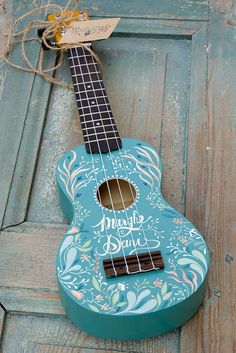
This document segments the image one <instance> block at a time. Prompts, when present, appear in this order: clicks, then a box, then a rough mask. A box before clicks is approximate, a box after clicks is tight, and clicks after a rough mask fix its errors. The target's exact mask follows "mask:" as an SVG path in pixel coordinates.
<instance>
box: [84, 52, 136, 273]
mask: <svg viewBox="0 0 236 353" xmlns="http://www.w3.org/2000/svg"><path fill="white" fill-rule="evenodd" d="M82 51H83V54H84V56H85V58H86V57H87V56H86V52H85V49H84V48H82ZM91 59H92V63H88V61H87V59H85V60H86V63H87V70H88V74H89V76H90V80H91V82H92V81H93V80H92V77H91V73H90V71H89V67H88V64H92V65H93V66H94V69H95V74H96V76H97V78H98V84H99V85H100V90H102V91H104V87H102V84H101V82H102V81H101V78H100V77H99V75H98V72H99V71H98V69H97V67H96V65H95V61H94V59H93V57H91ZM99 82H100V83H99ZM92 99H94V100H96V101H97V106H98V107H99V104H98V100H97V97H96V94H95V91H94V98H92ZM106 106H107V105H106ZM98 114H99V115H100V118H101V122H102V128H103V131H104V135H105V136H106V131H105V125H104V124H103V118H102V115H101V111H98ZM109 118H110V117H109ZM110 120H111V118H110ZM94 130H95V129H94ZM113 131H114V128H113ZM97 141H98V140H97ZM105 141H106V143H107V147H108V150H109V155H110V159H111V163H112V167H113V171H114V174H115V175H116V182H117V185H118V189H119V194H120V198H121V201H122V204H123V209H124V213H125V216H126V221H127V225H129V221H128V215H127V211H126V206H125V202H124V198H123V194H122V191H121V188H120V183H119V179H118V177H117V174H116V170H115V168H114V164H113V160H112V154H111V149H110V145H109V142H108V139H107V138H106V139H105ZM116 142H117V144H118V140H117V138H116ZM97 143H98V142H97ZM98 145H99V143H98ZM118 149H119V146H118ZM99 150H100V146H99ZM100 154H101V151H100ZM101 160H102V163H103V158H102V155H101ZM103 165H104V163H103ZM107 186H108V188H109V190H108V192H109V195H110V196H111V193H110V187H109V184H108V183H107ZM111 203H112V209H113V214H114V217H115V220H116V224H117V230H119V227H118V222H117V218H116V214H115V209H114V204H113V200H112V196H111ZM130 234H131V238H132V243H133V247H134V251H135V255H136V258H137V262H138V266H139V271H133V272H132V273H139V272H142V271H143V270H142V268H141V264H140V261H139V256H138V252H137V249H136V246H135V241H134V237H133V232H132V230H131V232H130ZM119 237H120V235H119ZM120 241H121V246H122V250H123V245H122V239H121V238H120ZM124 259H125V262H126V257H125V255H124ZM126 263H127V262H126ZM128 273H130V272H128Z"/></svg>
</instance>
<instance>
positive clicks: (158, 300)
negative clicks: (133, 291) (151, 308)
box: [157, 294, 161, 306]
mask: <svg viewBox="0 0 236 353" xmlns="http://www.w3.org/2000/svg"><path fill="white" fill-rule="evenodd" d="M157 304H158V306H160V305H161V296H160V294H157Z"/></svg>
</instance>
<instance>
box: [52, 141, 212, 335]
mask: <svg viewBox="0 0 236 353" xmlns="http://www.w3.org/2000/svg"><path fill="white" fill-rule="evenodd" d="M122 145H123V146H122V148H121V149H120V150H117V151H113V152H112V153H107V154H102V155H100V154H89V153H86V151H85V147H84V146H80V147H77V148H75V149H73V150H71V151H69V152H67V153H66V154H65V155H64V156H63V157H62V158H61V160H60V161H59V163H58V166H57V170H56V179H57V183H58V186H59V191H60V201H61V207H62V209H63V212H64V214H65V216H66V217H67V218H68V220H69V221H70V226H69V227H68V229H67V232H66V234H65V235H64V238H63V240H62V242H61V245H60V248H59V250H58V253H57V260H56V272H57V279H58V284H59V289H60V295H61V299H62V303H63V306H64V308H65V311H66V314H67V316H68V317H69V318H70V319H71V320H72V321H73V322H74V323H75V324H76V325H79V326H80V327H81V328H82V329H84V330H85V331H87V332H88V333H90V334H93V335H95V336H99V337H104V338H110V339H141V338H145V337H150V336H155V335H159V334H162V333H164V332H167V331H170V330H172V329H174V328H176V327H178V326H180V325H182V324H183V323H184V322H185V321H187V320H188V319H190V318H191V317H192V316H193V315H194V313H195V312H196V311H197V310H198V308H199V306H200V305H201V303H202V301H203V298H204V293H205V288H206V277H207V273H208V268H209V255H208V250H207V247H206V244H205V242H204V240H203V238H202V236H201V235H200V234H199V232H198V231H197V229H196V228H195V227H194V226H193V225H192V224H191V223H190V222H189V221H188V220H187V219H186V218H185V217H183V216H182V215H181V214H180V213H179V212H177V211H176V210H175V209H174V208H172V207H171V206H170V205H169V204H168V203H167V202H166V201H165V200H164V198H163V197H162V195H161V191H160V184H161V161H160V158H159V156H158V154H157V152H156V151H155V150H154V149H153V148H152V147H151V146H149V145H148V144H146V143H145V142H140V141H137V140H134V139H128V138H125V139H122ZM113 178H119V179H121V180H126V181H127V182H129V183H130V184H131V185H132V186H133V187H134V190H135V201H134V202H133V203H132V204H131V205H130V206H129V207H127V208H126V209H124V210H116V211H114V212H113V211H112V210H111V209H108V208H106V207H104V206H102V204H101V202H100V201H101V200H100V201H99V198H98V193H97V190H98V187H99V186H100V185H101V184H102V183H104V182H105V180H107V179H109V180H110V179H113ZM147 249H148V250H147ZM157 250H159V251H161V255H162V258H163V262H164V266H165V267H164V269H161V270H153V271H149V272H143V273H138V274H133V275H130V274H129V275H125V276H121V277H117V278H106V276H105V273H104V268H103V260H104V259H110V258H111V257H112V258H116V257H121V256H123V254H124V253H125V255H126V256H128V255H132V254H136V253H138V254H142V253H144V252H147V251H150V252H152V251H157Z"/></svg>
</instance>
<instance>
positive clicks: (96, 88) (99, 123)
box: [68, 47, 121, 153]
mask: <svg viewBox="0 0 236 353" xmlns="http://www.w3.org/2000/svg"><path fill="white" fill-rule="evenodd" d="M68 54H69V64H70V69H71V74H72V81H73V85H74V90H75V96H76V101H77V105H78V108H79V115H80V121H81V127H82V131H83V136H84V142H85V147H86V151H87V152H88V153H107V152H110V151H114V150H117V149H119V148H121V139H120V137H119V133H118V130H117V126H116V123H115V120H114V118H113V115H112V111H111V107H110V104H109V101H108V97H107V94H106V90H105V87H104V83H103V80H102V78H101V73H100V71H99V67H98V64H97V62H96V60H95V59H94V57H93V56H92V54H91V53H90V52H89V51H88V50H87V49H85V48H83V47H80V48H70V49H68Z"/></svg>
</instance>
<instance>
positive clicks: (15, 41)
mask: <svg viewBox="0 0 236 353" xmlns="http://www.w3.org/2000/svg"><path fill="white" fill-rule="evenodd" d="M72 2H75V3H76V6H74V8H73V9H72V10H71V11H75V9H77V6H78V5H79V1H78V0H68V2H67V4H66V6H65V7H64V8H62V7H61V6H59V5H57V4H47V5H42V6H39V7H37V8H35V9H33V10H31V11H29V12H27V13H25V14H24V15H22V16H20V17H19V18H18V19H17V20H16V21H15V22H14V23H13V25H12V26H11V28H10V29H9V31H8V32H7V33H5V36H6V37H7V39H6V44H5V48H4V51H3V54H2V59H3V60H4V61H5V62H6V63H7V64H8V65H10V66H12V67H14V68H16V69H19V70H23V71H26V72H33V73H35V74H37V75H39V76H41V77H43V78H44V79H45V80H47V81H49V82H51V83H53V84H56V85H59V86H62V87H66V88H70V89H72V88H73V85H72V84H71V83H67V82H64V81H61V80H59V79H57V78H55V77H52V76H50V75H49V73H50V72H54V71H55V70H56V69H58V68H60V67H61V65H62V62H63V52H64V51H66V50H67V49H68V48H71V47H77V48H78V47H84V48H86V50H88V51H89V52H90V53H91V55H92V56H93V57H94V58H95V60H96V61H97V62H98V64H99V66H100V68H102V65H101V62H100V60H99V58H98V56H97V55H96V54H95V53H94V52H93V50H92V49H91V48H90V47H89V46H88V45H86V44H85V43H80V42H78V43H76V44H75V45H71V44H63V46H60V47H57V46H53V45H51V44H50V41H49V40H50V39H52V38H54V37H55V35H56V34H57V33H58V32H59V31H60V29H61V27H63V26H66V22H67V21H73V20H75V21H76V20H78V18H76V17H72V16H71V14H66V11H67V10H69V9H70V7H71V4H72ZM47 9H50V12H53V13H54V12H59V13H60V16H59V17H58V18H57V19H56V20H40V19H33V20H31V21H30V22H29V23H28V24H27V25H26V26H25V27H24V28H23V30H21V31H17V28H18V27H19V25H20V24H21V23H22V22H23V21H24V20H26V19H29V18H30V17H31V16H33V15H35V14H37V13H39V14H40V12H41V11H43V10H47ZM42 27H44V28H45V31H44V32H43V35H42V38H39V37H36V36H35V37H32V36H31V37H30V36H29V32H32V30H35V31H37V30H38V29H39V28H42ZM32 42H35V43H37V44H40V53H39V63H38V66H37V67H36V66H35V65H34V64H32V62H31V60H30V58H29V56H28V54H27V52H26V48H25V44H26V43H32ZM42 43H43V44H44V45H45V46H46V47H47V48H48V49H50V50H54V51H55V52H57V53H58V56H59V60H58V61H55V65H54V66H52V67H50V68H48V69H46V68H44V66H45V65H44V64H45V55H44V50H43V49H42ZM17 45H20V53H21V57H22V59H23V61H24V64H25V65H24V66H23V65H19V64H17V63H15V62H13V61H11V60H10V59H9V54H10V53H11V51H12V50H13V49H14V47H15V46H17Z"/></svg>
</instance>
